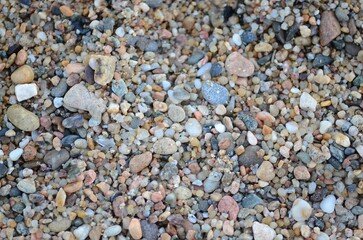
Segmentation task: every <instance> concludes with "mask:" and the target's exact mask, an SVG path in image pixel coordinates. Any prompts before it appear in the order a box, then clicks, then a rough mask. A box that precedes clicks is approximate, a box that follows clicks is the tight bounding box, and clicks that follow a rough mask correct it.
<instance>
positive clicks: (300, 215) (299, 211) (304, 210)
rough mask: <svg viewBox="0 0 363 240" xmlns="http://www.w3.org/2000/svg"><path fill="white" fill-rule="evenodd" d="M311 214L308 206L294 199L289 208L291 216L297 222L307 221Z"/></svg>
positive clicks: (306, 203)
mask: <svg viewBox="0 0 363 240" xmlns="http://www.w3.org/2000/svg"><path fill="white" fill-rule="evenodd" d="M312 212H313V209H312V208H311V206H310V204H309V203H308V202H307V201H305V200H303V199H296V200H295V201H294V204H293V206H292V208H291V215H292V217H293V218H294V219H295V220H296V221H298V222H303V221H305V220H307V219H309V217H310V216H311V213H312Z"/></svg>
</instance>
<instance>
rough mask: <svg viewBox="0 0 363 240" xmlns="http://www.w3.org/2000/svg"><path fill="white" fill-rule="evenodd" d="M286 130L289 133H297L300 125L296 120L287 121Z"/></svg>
mask: <svg viewBox="0 0 363 240" xmlns="http://www.w3.org/2000/svg"><path fill="white" fill-rule="evenodd" d="M286 130H287V131H288V132H289V133H297V132H298V131H299V125H298V124H297V123H296V122H293V121H291V122H287V123H286Z"/></svg>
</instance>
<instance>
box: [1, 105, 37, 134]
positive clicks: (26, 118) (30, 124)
mask: <svg viewBox="0 0 363 240" xmlns="http://www.w3.org/2000/svg"><path fill="white" fill-rule="evenodd" d="M6 114H7V116H8V119H9V121H10V122H11V123H12V124H13V125H14V126H15V127H17V128H19V129H20V130H23V131H26V132H31V131H34V130H36V129H38V128H39V126H40V123H39V118H38V117H37V116H36V115H35V114H34V113H32V112H30V111H28V110H26V109H25V108H23V107H22V106H20V105H18V104H14V105H12V106H10V107H9V108H8V110H7V111H6Z"/></svg>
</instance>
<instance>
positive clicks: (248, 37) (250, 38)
mask: <svg viewBox="0 0 363 240" xmlns="http://www.w3.org/2000/svg"><path fill="white" fill-rule="evenodd" d="M256 40H257V37H256V35H255V34H254V33H253V32H248V31H246V32H244V33H242V41H243V42H245V43H252V42H254V41H256Z"/></svg>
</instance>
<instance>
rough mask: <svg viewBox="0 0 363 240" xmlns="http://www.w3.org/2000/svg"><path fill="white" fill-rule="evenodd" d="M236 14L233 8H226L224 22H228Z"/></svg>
mask: <svg viewBox="0 0 363 240" xmlns="http://www.w3.org/2000/svg"><path fill="white" fill-rule="evenodd" d="M233 14H234V10H233V8H232V7H231V6H225V7H224V9H223V18H224V21H225V22H227V21H228V19H229V18H230V17H232V16H233Z"/></svg>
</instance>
